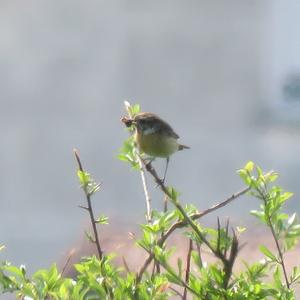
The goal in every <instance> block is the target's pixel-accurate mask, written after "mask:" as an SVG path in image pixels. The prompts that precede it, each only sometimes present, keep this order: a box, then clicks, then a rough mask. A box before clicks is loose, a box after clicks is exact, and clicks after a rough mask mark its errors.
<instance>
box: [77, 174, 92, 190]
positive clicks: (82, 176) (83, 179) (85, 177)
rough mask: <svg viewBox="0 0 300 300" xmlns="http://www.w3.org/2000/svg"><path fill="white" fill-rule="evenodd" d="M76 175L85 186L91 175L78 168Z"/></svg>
mask: <svg viewBox="0 0 300 300" xmlns="http://www.w3.org/2000/svg"><path fill="white" fill-rule="evenodd" d="M77 176H78V178H79V182H80V184H81V185H82V186H84V187H85V186H87V185H88V184H89V182H90V181H91V176H90V174H89V173H88V172H85V171H81V170H78V171H77Z"/></svg>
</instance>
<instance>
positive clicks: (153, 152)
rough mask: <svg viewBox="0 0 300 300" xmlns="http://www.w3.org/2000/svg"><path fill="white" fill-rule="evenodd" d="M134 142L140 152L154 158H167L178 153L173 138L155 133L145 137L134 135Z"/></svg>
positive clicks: (175, 141) (176, 144)
mask: <svg viewBox="0 0 300 300" xmlns="http://www.w3.org/2000/svg"><path fill="white" fill-rule="evenodd" d="M136 142H137V145H138V147H139V150H140V151H141V152H144V153H145V154H147V155H150V156H154V157H169V156H170V155H172V154H173V153H174V152H176V151H178V143H177V140H176V139H175V138H173V137H169V136H165V135H160V134H157V133H153V134H147V135H142V134H139V133H136Z"/></svg>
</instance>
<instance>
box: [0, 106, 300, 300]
mask: <svg viewBox="0 0 300 300" xmlns="http://www.w3.org/2000/svg"><path fill="white" fill-rule="evenodd" d="M128 110H129V112H130V115H131V116H134V115H135V114H136V113H138V112H139V111H140V107H139V106H137V105H136V106H133V107H130V106H129V108H128ZM77 155H78V154H77ZM77 159H78V161H79V158H78V157H77ZM119 159H121V160H123V161H126V162H128V163H129V164H130V165H131V166H132V167H134V168H137V166H138V163H137V160H136V153H135V145H134V142H133V139H132V138H129V140H127V141H126V142H125V143H124V146H123V148H122V149H121V152H120V155H119ZM81 169H82V168H81ZM238 173H239V175H240V177H241V178H242V180H243V182H244V183H245V184H246V187H248V188H247V189H246V191H248V193H249V194H250V195H252V196H253V197H255V198H257V199H258V200H259V202H260V205H258V206H259V208H258V209H257V210H253V211H251V214H252V215H253V216H254V217H255V218H257V219H258V220H259V221H260V223H261V224H262V225H263V226H266V227H267V228H269V230H270V235H271V236H272V238H273V240H274V247H272V249H269V248H268V247H267V246H266V245H260V246H259V249H260V251H261V253H262V254H263V255H264V256H265V259H264V260H263V261H260V262H256V263H253V264H248V263H246V262H244V268H243V269H242V270H240V271H236V272H234V269H233V267H234V263H235V261H236V259H238V253H239V252H238V251H239V242H238V238H237V234H236V231H235V230H229V229H230V226H229V222H226V224H225V226H221V222H220V221H219V219H218V221H217V225H216V228H206V227H204V226H202V225H201V224H200V223H199V220H198V219H199V218H200V217H201V214H199V212H198V210H197V208H196V207H194V206H193V205H187V206H185V207H183V206H182V205H181V202H180V199H179V198H180V193H179V192H178V191H177V190H176V189H175V188H173V187H165V186H163V190H164V191H165V193H166V194H167V196H168V198H169V200H170V202H171V203H172V204H173V209H169V210H168V211H164V212H161V211H155V210H154V211H153V212H152V220H151V222H148V223H147V224H142V225H141V234H140V237H139V238H138V239H136V244H137V246H138V247H140V248H142V249H144V251H145V253H146V255H147V259H146V260H145V261H144V262H143V264H142V265H141V267H140V269H139V270H135V271H134V272H132V271H130V270H129V269H128V268H127V266H126V265H125V268H120V267H117V266H116V264H115V262H114V255H112V254H109V253H105V255H103V256H99V257H102V259H99V258H98V257H96V256H91V257H83V258H82V259H81V261H80V262H78V263H77V264H75V265H74V269H75V270H76V272H77V274H76V275H75V276H74V278H68V277H66V276H63V271H60V270H59V269H58V268H57V266H56V265H55V264H54V265H52V266H51V267H50V268H49V269H46V270H38V271H37V272H36V273H34V274H33V275H32V276H28V275H27V273H26V269H25V267H24V266H20V267H17V266H14V265H12V264H10V263H9V262H2V264H1V265H0V293H1V294H4V293H12V294H14V295H15V296H16V297H17V298H19V299H27V300H28V299H76V300H77V299H79V300H80V299H82V300H83V299H117V300H118V299H120V300H126V299H137V300H150V299H151V300H152V299H169V298H170V297H171V296H172V297H173V296H175V295H177V297H179V298H181V299H184V296H183V295H184V294H186V295H187V296H188V298H189V299H208V300H219V299H221V300H222V299H224V300H247V299H250V300H252V299H253V300H255V299H257V300H259V299H278V300H279V299H286V300H292V299H295V291H294V289H293V288H294V285H295V284H296V283H300V268H299V266H294V267H293V268H292V270H291V271H290V273H288V270H287V268H286V265H285V260H284V255H285V254H286V252H288V251H289V250H291V249H293V248H294V247H295V245H296V244H297V242H298V238H299V235H300V224H299V221H298V218H297V216H296V215H295V214H292V215H291V216H289V215H288V214H286V213H284V212H283V211H282V210H283V206H284V204H285V203H286V202H287V201H288V200H289V199H290V198H291V196H292V193H289V192H285V191H284V190H283V189H282V188H281V187H280V186H277V185H275V182H276V179H277V177H278V174H277V173H274V172H269V173H263V171H262V169H261V168H260V167H258V166H256V165H255V164H254V163H253V162H248V163H247V164H246V165H245V167H244V168H243V169H241V170H239V171H238ZM77 174H78V178H79V181H80V184H81V186H82V188H83V190H84V192H85V195H86V196H87V198H88V201H90V199H89V196H91V195H93V194H95V193H96V192H97V191H98V190H99V188H100V185H99V184H97V183H96V182H95V181H94V180H93V179H92V178H91V176H90V174H89V173H87V172H85V171H83V170H81V171H78V173H77ZM83 208H85V209H87V210H91V209H92V208H91V205H90V203H89V206H88V207H83ZM212 210H213V209H210V211H212ZM90 212H91V211H90ZM107 221H108V218H107V217H105V216H102V215H101V216H100V217H99V218H98V219H93V225H96V224H106V223H107ZM179 228H181V229H182V234H183V238H185V239H186V241H187V242H189V245H190V249H189V251H188V253H187V256H186V257H184V256H183V257H178V255H177V251H176V246H172V247H170V246H169V245H168V243H167V239H168V238H169V236H171V235H172V234H173V232H175V231H176V230H177V229H179ZM244 231H245V228H242V227H238V228H237V232H238V233H239V234H242V233H243V232H244ZM94 233H95V231H94ZM86 236H87V239H88V240H90V241H91V242H92V243H93V244H95V243H96V244H97V241H96V239H95V238H94V237H95V235H91V234H89V233H86ZM190 241H191V242H190ZM203 248H204V249H205V251H206V252H209V253H210V254H211V255H212V256H213V257H214V258H215V260H214V261H213V262H212V263H209V264H208V263H207V262H205V261H204V260H203V257H202V249H203ZM3 249H4V246H0V251H1V250H3ZM174 262H175V263H174Z"/></svg>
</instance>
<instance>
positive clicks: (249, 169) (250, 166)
mask: <svg viewBox="0 0 300 300" xmlns="http://www.w3.org/2000/svg"><path fill="white" fill-rule="evenodd" d="M254 166H255V165H254V162H253V161H249V162H247V163H246V165H245V167H244V169H245V170H246V171H247V172H249V173H251V172H252V171H253V168H254Z"/></svg>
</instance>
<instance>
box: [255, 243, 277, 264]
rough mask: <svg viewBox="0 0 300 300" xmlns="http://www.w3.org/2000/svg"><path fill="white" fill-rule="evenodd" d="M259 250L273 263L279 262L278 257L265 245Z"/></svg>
mask: <svg viewBox="0 0 300 300" xmlns="http://www.w3.org/2000/svg"><path fill="white" fill-rule="evenodd" d="M259 250H260V251H261V252H262V253H263V254H264V255H265V256H267V257H268V258H270V259H271V261H274V262H277V258H276V256H275V255H274V254H273V253H272V252H271V251H270V250H269V249H268V248H267V247H266V246H264V245H260V246H259Z"/></svg>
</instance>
